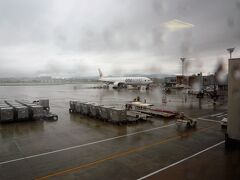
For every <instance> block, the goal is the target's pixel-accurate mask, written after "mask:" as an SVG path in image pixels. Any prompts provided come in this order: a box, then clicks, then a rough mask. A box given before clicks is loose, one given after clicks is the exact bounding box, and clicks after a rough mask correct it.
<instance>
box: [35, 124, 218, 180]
mask: <svg viewBox="0 0 240 180" xmlns="http://www.w3.org/2000/svg"><path fill="white" fill-rule="evenodd" d="M215 126H217V125H213V126H209V127H206V128H202V129H199V130H196V131H194V132H201V131H206V130H208V129H210V128H212V127H215ZM194 132H189V133H183V134H182V135H176V136H172V137H169V138H167V139H164V140H162V141H159V142H156V143H152V144H148V145H145V146H142V147H137V148H130V149H128V150H126V151H122V152H118V153H113V154H111V155H109V156H106V157H104V158H102V159H98V160H96V161H93V162H89V163H86V164H82V165H80V166H77V167H73V168H70V169H66V170H61V171H58V172H54V173H50V174H48V175H46V176H43V177H39V178H35V179H36V180H44V179H48V178H51V177H54V176H59V175H64V174H68V173H72V172H76V171H79V170H81V169H84V168H88V167H91V166H95V165H97V164H100V163H103V162H105V161H108V160H113V159H116V158H119V157H123V156H127V155H129V154H132V153H135V152H139V151H143V150H145V149H148V148H151V147H153V146H157V145H159V144H163V143H166V142H170V141H173V140H176V139H179V138H181V137H185V136H189V135H191V134H193V133H194Z"/></svg>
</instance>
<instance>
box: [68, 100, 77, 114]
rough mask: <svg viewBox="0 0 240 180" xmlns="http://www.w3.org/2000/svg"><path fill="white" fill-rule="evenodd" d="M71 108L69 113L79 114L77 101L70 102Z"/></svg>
mask: <svg viewBox="0 0 240 180" xmlns="http://www.w3.org/2000/svg"><path fill="white" fill-rule="evenodd" d="M69 105H70V108H69V112H73V113H75V112H77V101H70V102H69Z"/></svg>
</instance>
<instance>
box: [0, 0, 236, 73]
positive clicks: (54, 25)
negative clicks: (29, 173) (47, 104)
mask: <svg viewBox="0 0 240 180" xmlns="http://www.w3.org/2000/svg"><path fill="white" fill-rule="evenodd" d="M239 17H240V0H211V1H210V0H201V1H200V0H41V1H39V0H0V77H9V76H18V77H19V76H41V75H52V76H55V77H75V76H86V75H97V68H101V69H102V71H103V72H104V74H113V75H114V74H124V73H168V74H175V73H180V72H181V71H180V60H179V58H180V57H186V58H188V60H189V61H188V62H189V66H188V67H189V68H188V72H189V73H196V72H199V71H203V72H204V73H209V72H212V71H213V70H214V69H215V67H216V64H217V62H218V61H223V62H225V63H226V62H227V58H228V57H229V55H228V54H227V52H226V48H228V47H236V51H235V52H234V54H233V56H234V57H240V18H239Z"/></svg>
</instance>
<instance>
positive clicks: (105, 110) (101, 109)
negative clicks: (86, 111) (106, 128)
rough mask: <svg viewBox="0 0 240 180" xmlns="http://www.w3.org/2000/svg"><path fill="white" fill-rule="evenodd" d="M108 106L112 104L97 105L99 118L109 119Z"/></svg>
mask: <svg viewBox="0 0 240 180" xmlns="http://www.w3.org/2000/svg"><path fill="white" fill-rule="evenodd" d="M110 108H114V107H113V106H99V107H98V109H99V114H100V119H102V120H106V121H109V119H110Z"/></svg>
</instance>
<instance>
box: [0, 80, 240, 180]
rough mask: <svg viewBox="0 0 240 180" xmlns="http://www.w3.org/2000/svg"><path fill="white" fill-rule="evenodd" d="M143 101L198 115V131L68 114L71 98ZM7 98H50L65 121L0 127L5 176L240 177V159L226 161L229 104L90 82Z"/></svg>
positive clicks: (5, 94) (6, 90)
mask: <svg viewBox="0 0 240 180" xmlns="http://www.w3.org/2000/svg"><path fill="white" fill-rule="evenodd" d="M136 96H140V97H141V98H145V99H146V100H147V102H151V103H153V104H157V105H159V106H161V107H165V108H168V109H173V110H177V111H184V112H185V113H186V114H187V115H189V116H191V117H195V118H198V125H197V128H196V129H186V128H185V127H183V126H182V127H180V128H179V127H177V125H176V123H175V119H171V120H168V119H155V118H152V119H151V121H149V122H145V123H137V124H130V125H123V126H117V125H112V124H108V123H106V122H102V121H98V120H94V119H91V118H87V117H84V116H80V115H77V114H69V112H68V109H69V101H70V100H80V101H85V102H86V101H88V102H89V101H90V102H98V103H101V104H108V105H121V104H124V103H125V102H127V101H130V100H132V99H133V98H135V97H136ZM0 98H1V99H19V98H20V99H29V100H35V99H38V98H49V100H50V107H51V111H52V112H53V113H55V114H58V116H59V119H58V121H43V120H36V121H25V122H16V123H10V124H0V145H1V148H0V179H113V178H114V179H139V178H152V179H159V177H161V176H162V177H166V178H167V179H168V178H169V179H170V178H172V177H175V178H176V177H179V178H178V179H196V177H198V178H199V179H200V178H201V179H202V178H206V177H210V178H215V177H212V176H213V175H214V174H218V172H219V171H221V172H223V173H224V172H226V171H227V172H229V169H230V172H231V170H232V171H233V174H234V173H236V172H237V171H236V172H235V169H236V163H235V164H234V162H235V161H236V159H234V158H228V160H229V161H228V164H227V165H228V167H227V168H226V164H225V161H226V159H224V158H227V157H228V156H227V155H226V153H224V133H225V130H224V129H221V126H220V123H219V121H220V120H221V119H222V118H223V117H226V116H227V113H226V106H224V105H223V106H217V107H213V105H212V103H211V101H209V100H208V99H203V100H202V106H201V107H199V103H198V99H196V98H194V97H193V96H191V97H188V99H187V101H185V98H184V99H183V98H182V96H181V94H178V93H176V94H173V95H171V96H169V97H167V98H168V101H167V104H162V94H161V93H160V90H159V89H155V90H152V91H147V92H139V91H128V90H121V91H118V90H108V89H92V88H89V86H88V85H59V86H17V87H9V86H2V87H0ZM239 155H240V153H239V152H236V154H235V156H236V157H237V158H238V160H239ZM235 156H234V157H235ZM208 159H209V161H208ZM231 160H232V161H231ZM218 161H219V163H218ZM231 162H233V163H231ZM238 162H239V161H238ZM214 164H218V166H217V168H214ZM234 165H235V166H234ZM237 165H238V166H237V167H238V168H239V164H237ZM203 166H204V168H203ZM231 166H234V167H235V169H234V168H231ZM191 167H192V168H191ZM207 167H209V168H207ZM199 168H202V169H203V170H202V171H201V170H199ZM159 170H161V171H159ZM191 170H192V171H191ZM236 170H237V169H236ZM158 171H159V172H158ZM154 172H155V173H154ZM168 172H169V173H168ZM183 172H185V173H183ZM201 172H202V173H201ZM227 172H226V173H227ZM152 173H153V174H152ZM174 174H176V176H175V175H174ZM186 177H187V178H186ZM234 177H235V176H234ZM218 179H226V177H225V176H219V178H218Z"/></svg>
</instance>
